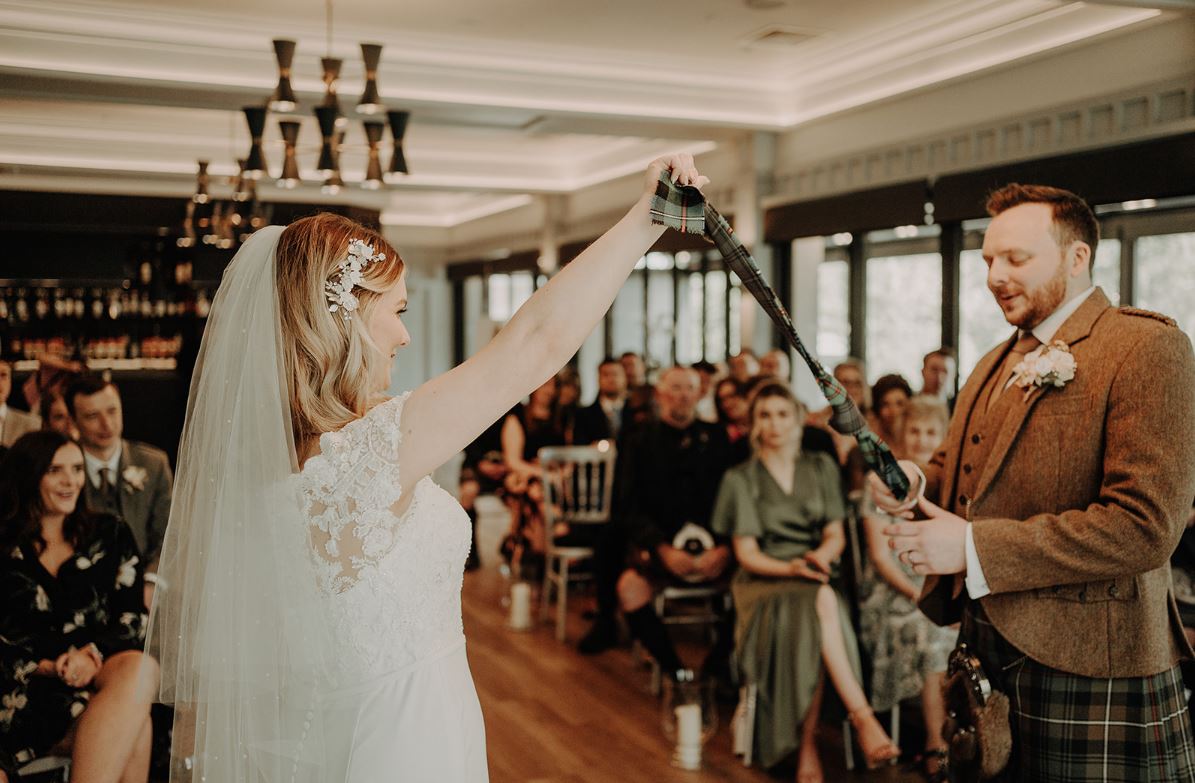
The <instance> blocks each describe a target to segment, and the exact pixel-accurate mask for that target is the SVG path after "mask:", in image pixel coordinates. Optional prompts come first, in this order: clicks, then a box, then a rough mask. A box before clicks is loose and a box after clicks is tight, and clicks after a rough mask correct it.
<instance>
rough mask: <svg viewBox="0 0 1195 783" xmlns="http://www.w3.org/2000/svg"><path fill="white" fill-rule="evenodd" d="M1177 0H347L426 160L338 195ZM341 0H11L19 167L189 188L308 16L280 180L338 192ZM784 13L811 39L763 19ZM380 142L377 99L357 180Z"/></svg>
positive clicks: (378, 203)
mask: <svg viewBox="0 0 1195 783" xmlns="http://www.w3.org/2000/svg"><path fill="white" fill-rule="evenodd" d="M1175 2H1176V0H1158V1H1157V2H1155V3H1152V4H1146V3H1142V2H1137V1H1136V0H1117V1H1115V2H1107V3H1100V4H1093V3H1082V2H1065V1H1064V0H846V1H845V2H844V0H688V1H687V2H680V0H647V1H646V2H645V0H603V1H602V2H581V1H580V0H500V2H495V1H494V0H448V1H446V0H403V2H401V3H396V2H392V1H389V0H355V1H354V2H346V0H339V1H338V2H336V3H335V7H334V25H333V37H332V47H331V52H332V54H333V55H334V56H338V57H342V58H344V60H345V66H344V68H343V70H342V75H341V81H340V85H339V90H340V95H341V101H342V105H343V107H344V108H345V110H346V112H348V113H349V114H350V116H351V114H352V108H351V107H352V105H353V104H354V103H355V102H356V98H357V96H358V95H359V93H360V89H361V85H362V80H363V76H362V67H361V63H360V54H359V50H358V48H357V44H358V42H360V41H369V42H377V43H381V44H383V45H384V50H383V54H382V66H381V69H380V74H379V84H380V88H381V91H382V95H383V99H384V101H385V103H386V104H387V106H389V107H390V108H401V109H408V110H410V111H411V112H412V113H413V115H412V120H411V125H410V129H409V131H408V134H407V138H406V145H405V149H406V156H407V159H408V161H409V163H410V167H411V172H412V173H411V175H410V176H409V177H407V178H405V179H404V181H403V182H402V183H401V184H398V185H394V186H391V187H389V188H387V189H386V190H385V191H381V192H373V193H371V192H367V191H361V190H358V189H355V188H350V189H349V190H348V191H346V193H347V194H348V195H347V196H346V194H345V193H342V194H341V196H339V197H338V199H339V200H341V201H344V200H351V201H353V202H354V203H358V204H361V205H369V206H374V207H376V208H379V209H382V211H383V213H384V214H385V215H386V219H387V222H388V223H391V224H396V225H420V226H439V227H447V226H453V225H459V224H461V223H464V222H467V221H469V220H473V219H476V218H478V217H482V216H485V215H489V214H495V213H499V212H502V211H504V210H507V209H513V208H515V207H518V206H521V205H523V204H526V203H527V201H528V200H529V199H530V198H531V197H532V194H537V193H573V192H576V191H578V190H581V189H584V188H587V187H590V186H592V185H596V184H599V183H601V182H605V181H609V180H612V179H615V178H618V177H621V176H624V175H626V174H628V173H632V172H634V171H636V170H639V169H641V168H642V167H643V165H644V164H645V163H646V162H647V161H649V160H651V159H652V158H654V157H656V156H657V155H659V154H661V153H663V152H666V151H671V150H677V149H681V150H688V151H691V152H694V153H702V152H707V151H709V150H712V149H714V148H715V147H717V145H718V144H719V143H724V142H726V141H727V140H729V139H732V138H734V137H735V136H736V135H741V134H742V133H744V132H746V131H752V130H762V131H776V132H782V131H784V130H786V129H790V128H793V127H795V126H797V125H799V124H801V123H804V122H808V121H811V120H814V119H817V118H819V117H823V116H826V115H828V114H832V113H836V112H840V111H844V110H849V109H851V108H854V107H858V106H862V105H865V104H868V103H872V102H875V101H879V100H885V99H888V98H892V97H894V96H898V95H900V94H902V93H906V92H909V91H912V90H917V89H921V88H925V87H927V86H930V85H932V84H935V83H938V82H942V81H946V80H952V79H957V78H959V77H962V76H965V75H967V74H971V73H975V72H978V71H982V70H986V69H990V68H995V67H999V66H1001V65H1002V64H1006V63H1010V62H1012V61H1015V60H1018V59H1021V58H1024V57H1027V56H1031V55H1034V54H1037V53H1040V52H1044V51H1047V50H1050V49H1054V48H1057V47H1061V46H1066V45H1069V44H1073V43H1075V42H1078V41H1082V40H1085V39H1089V38H1091V37H1093V36H1097V35H1101V34H1104V33H1107V32H1110V31H1113V30H1119V29H1124V28H1126V27H1129V26H1132V25H1136V24H1141V23H1143V22H1146V21H1147V20H1149V19H1153V18H1155V17H1156V16H1157V15H1158V14H1159V13H1161V12H1160V11H1158V10H1156V9H1155V8H1153V7H1149V6H1155V5H1156V6H1167V5H1173V4H1174V3H1175ZM325 12H326V5H325V3H324V2H319V0H301V1H300V0H207V2H205V3H203V4H202V5H197V4H195V3H193V2H182V0H124V2H120V3H108V2H86V1H85V0H0V187H3V188H35V189H52V190H68V191H83V192H120V193H153V194H175V195H180V196H182V195H185V194H186V193H188V192H189V190H190V189H191V188H192V187H193V173H194V170H195V161H196V159H199V158H205V159H210V160H211V161H212V163H211V171H212V172H213V173H214V174H217V175H224V174H230V173H233V171H234V170H235V163H234V161H235V159H236V158H238V157H242V156H243V155H244V154H245V152H246V150H247V147H248V133H247V131H246V128H245V125H244V120H243V117H242V116H241V114H240V111H239V109H240V107H241V106H244V105H249V104H258V105H260V104H261V103H262V102H263V101H264V100H265V99H266V97H267V96H268V95H269V93H270V92H271V91H272V89H273V86H274V83H275V80H276V69H275V64H274V59H273V51H272V48H271V45H270V40H271V39H272V38H276V37H284V38H293V39H295V40H296V41H297V42H298V49H297V56H296V61H295V66H294V77H293V81H294V85H295V88H296V90H297V91H298V92H299V94H300V102H301V105H300V107H299V109H298V110H297V112H298V113H299V115H300V117H301V119H302V121H303V129H302V131H301V133H300V139H299V158H300V161H301V166H302V167H303V168H304V169H305V172H304V179H305V180H306V181H307V183H308V184H305V185H304V186H301V187H300V188H298V189H296V190H292V191H281V190H275V189H274V188H273V186H272V185H270V184H268V183H266V184H264V185H263V187H262V193H263V195H264V196H266V197H267V198H279V199H289V200H305V201H306V200H310V201H318V200H320V199H321V196H320V195H319V183H318V181H317V180H316V178H315V175H314V172H312V171H310V169H311V168H313V167H314V162H315V157H316V151H317V149H318V137H319V132H318V129H317V128H316V126H315V122H314V119H313V117H312V116H311V107H312V106H313V105H314V104H315V103H316V102H317V100H318V98H319V96H320V95H321V94H322V90H323V85H322V83H321V81H320V75H321V73H320V66H319V58H320V57H321V56H324V55H325V52H326V46H327V44H326V40H327V38H326V33H327V28H326V23H325ZM769 31H770V32H778V33H780V37H781V38H782V39H783V40H785V41H787V43H761V42H759V41H758V40H757V39H758V38H759V36H760V35H762V34H764V33H767V32H769ZM276 119H277V117H275V116H271V120H270V123H269V127H268V131H267V150H266V155H267V160H268V161H269V162H270V165H271V169H272V170H273V171H274V173H275V175H276V174H277V171H278V168H279V166H280V162H281V146H280V145H281V142H280V141H279V140H278V139H279V136H278V131H277V126H276V123H275V122H274V120H276ZM879 140H880V139H877V141H879ZM386 157H388V154H384V155H383V158H384V159H385V158H386ZM364 162H365V158H364V135H363V133H362V131H361V126H360V124H359V123H355V122H353V123H350V128H349V135H348V137H347V138H346V149H345V152H344V154H343V156H342V170H343V172H344V177H345V179H346V180H347V181H349V183H350V184H352V182H353V181H354V180H357V181H359V180H360V177H361V172H362V170H363V169H364ZM214 190H215V191H217V192H219V190H220V187H219V186H217V187H215V188H214Z"/></svg>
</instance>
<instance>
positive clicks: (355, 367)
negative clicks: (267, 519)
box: [275, 212, 403, 454]
mask: <svg viewBox="0 0 1195 783" xmlns="http://www.w3.org/2000/svg"><path fill="white" fill-rule="evenodd" d="M352 239H360V240H361V241H363V242H365V243H366V244H367V245H371V246H373V249H374V252H375V253H385V255H386V258H385V260H383V261H375V262H374V263H371V264H369V265H368V266H366V267H365V268H364V270H363V279H362V280H361V282H360V283H359V284H358V285H357V286H356V287H355V288H354V289H353V294H354V295H355V296H356V297H357V299H358V301H359V302H360V304H359V306H358V308H357V310H356V312H354V313H353V314H352V317H351V318H350V319H349V320H345V319H344V318H343V316H342V314H341V313H338V312H337V313H333V312H329V310H328V299H327V297H326V296H325V295H324V292H325V288H324V286H325V284H326V283H327V282H328V280H329V278H331V277H332V276H333V274H334V273H335V272H336V268H337V265H338V264H339V263H340V262H341V261H343V260H344V259H345V257H346V256H347V255H348V245H349V240H352ZM275 252H276V259H277V273H278V308H279V315H280V318H281V320H282V348H283V355H284V356H285V361H286V368H285V372H286V384H287V391H288V393H289V395H290V411H291V413H290V415H291V428H292V430H293V432H294V438H295V446H296V448H298V449H299V451H300V454H302V452H303V450H304V448H305V446H306V445H307V444H308V443H309V442H310V441H311V440H313V439H314V438H318V437H319V436H320V434H322V433H325V432H331V431H333V430H338V429H340V428H341V427H343V426H344V425H345V424H348V423H349V422H350V421H353V420H354V419H358V418H360V417H362V416H364V415H365V412H366V410H368V408H369V404H370V402H371V399H370V398H371V396H372V395H373V394H374V390H371V389H370V384H369V379H371V378H374V377H376V373H377V371H378V369H379V364H380V363H381V362H386V361H388V360H389V357H387V356H383V355H382V351H381V350H380V349H379V348H378V346H377V345H376V344H375V343H374V341H373V339H372V338H371V337H370V335H369V320H370V316H371V315H372V314H373V311H374V308H375V307H376V306H377V303H378V301H379V299H380V298H381V294H382V293H384V292H385V291H388V290H389V289H391V288H393V287H394V285H395V284H397V283H398V280H399V278H400V277H401V276H402V273H403V262H402V259H401V258H400V257H399V255H398V252H397V251H395V249H394V248H393V247H392V246H391V245H390V243H389V242H387V241H386V239H385V238H384V237H383V236H382V235H381V234H379V233H378V232H377V231H374V230H372V229H369V228H366V227H365V226H362V225H360V224H359V223H356V222H354V221H352V220H349V219H348V218H346V217H342V216H340V215H334V214H332V213H329V212H321V213H319V214H317V215H312V216H311V217H306V218H303V219H301V220H296V221H295V222H294V223H291V224H290V225H289V226H287V228H286V229H285V230H284V231H283V232H282V234H281V236H280V237H279V238H278V248H277V250H276V251H275Z"/></svg>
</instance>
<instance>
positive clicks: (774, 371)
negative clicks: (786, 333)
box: [759, 348, 792, 383]
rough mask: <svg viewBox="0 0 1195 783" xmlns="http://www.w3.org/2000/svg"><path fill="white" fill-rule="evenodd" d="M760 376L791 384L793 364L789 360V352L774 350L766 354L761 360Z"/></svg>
mask: <svg viewBox="0 0 1195 783" xmlns="http://www.w3.org/2000/svg"><path fill="white" fill-rule="evenodd" d="M759 374H760V375H762V376H764V377H767V378H775V379H776V380H778V381H784V382H785V383H790V382H791V381H792V364H791V363H790V362H789V360H788V351H782V350H780V349H779V348H773V349H772V350H770V351H768V352H767V353H765V354H764V355H763V357H762V358H761V359H760V360H759Z"/></svg>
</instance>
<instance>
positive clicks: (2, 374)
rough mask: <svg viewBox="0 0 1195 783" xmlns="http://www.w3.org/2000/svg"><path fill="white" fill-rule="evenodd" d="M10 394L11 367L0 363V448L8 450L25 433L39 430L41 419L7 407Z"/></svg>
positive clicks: (6, 363)
mask: <svg viewBox="0 0 1195 783" xmlns="http://www.w3.org/2000/svg"><path fill="white" fill-rule="evenodd" d="M10 394H12V365H11V364H9V363H8V362H6V361H0V446H3V447H4V448H8V447H9V446H11V445H12V444H13V443H16V440H17V438H19V437H21V436H22V435H24V434H25V433H26V432H36V431H38V430H40V429H41V419H39V418H38V417H36V416H34V415H33V414H32V413H26V412H25V411H19V410H17V409H15V408H10V407H8V395H10Z"/></svg>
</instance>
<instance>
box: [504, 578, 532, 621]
mask: <svg viewBox="0 0 1195 783" xmlns="http://www.w3.org/2000/svg"><path fill="white" fill-rule="evenodd" d="M509 625H510V629H511V630H512V631H530V630H531V628H532V622H531V584H530V583H529V582H524V581H522V580H519V581H515V582H511V584H510V621H509Z"/></svg>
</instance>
